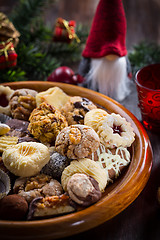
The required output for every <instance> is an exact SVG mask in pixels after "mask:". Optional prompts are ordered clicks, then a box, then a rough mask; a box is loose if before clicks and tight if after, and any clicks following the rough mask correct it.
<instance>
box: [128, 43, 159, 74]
mask: <svg viewBox="0 0 160 240" xmlns="http://www.w3.org/2000/svg"><path fill="white" fill-rule="evenodd" d="M128 58H129V60H130V63H131V67H132V72H133V76H134V75H135V74H136V72H137V71H138V70H139V69H140V68H142V67H144V66H146V65H149V64H153V63H160V45H158V44H156V43H148V42H141V43H139V44H137V45H135V46H134V47H133V51H132V52H130V53H129V54H128Z"/></svg>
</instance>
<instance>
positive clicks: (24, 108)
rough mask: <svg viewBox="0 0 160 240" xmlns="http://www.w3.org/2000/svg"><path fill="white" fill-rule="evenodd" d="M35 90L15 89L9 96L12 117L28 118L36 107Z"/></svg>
mask: <svg viewBox="0 0 160 240" xmlns="http://www.w3.org/2000/svg"><path fill="white" fill-rule="evenodd" d="M36 94H37V91H35V90H32V89H27V88H22V89H18V90H16V91H15V92H14V93H13V95H12V96H11V98H10V101H9V105H10V108H11V115H12V117H13V118H17V119H21V120H26V121H27V120H28V118H29V116H30V114H31V112H32V111H33V109H34V108H35V107H36Z"/></svg>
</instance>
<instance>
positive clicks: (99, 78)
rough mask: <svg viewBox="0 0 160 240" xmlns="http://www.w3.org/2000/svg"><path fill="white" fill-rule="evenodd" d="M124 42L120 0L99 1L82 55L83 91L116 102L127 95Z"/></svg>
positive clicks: (128, 91)
mask: <svg viewBox="0 0 160 240" xmlns="http://www.w3.org/2000/svg"><path fill="white" fill-rule="evenodd" d="M125 38H126V18H125V12H124V9H123V4H122V0H100V2H99V4H98V7H97V10H96V13H95V17H94V19H93V23H92V27H91V30H90V34H89V36H88V39H87V43H86V46H85V49H84V50H83V52H82V61H81V63H80V66H79V74H81V75H82V76H83V77H85V79H86V81H85V83H84V84H85V85H84V86H85V87H88V88H91V89H93V90H95V91H99V92H101V93H103V94H105V95H107V96H109V97H111V98H113V99H115V100H117V101H121V100H123V99H124V98H125V97H126V96H127V95H128V94H129V93H130V82H131V80H130V78H129V74H128V73H129V70H128V69H127V67H128V66H129V65H128V63H127V62H128V60H127V57H126V55H127V50H126V45H125Z"/></svg>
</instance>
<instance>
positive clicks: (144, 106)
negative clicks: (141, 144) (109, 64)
mask: <svg viewBox="0 0 160 240" xmlns="http://www.w3.org/2000/svg"><path fill="white" fill-rule="evenodd" d="M135 81H136V86H137V91H138V99H139V107H140V110H141V115H142V121H143V124H144V126H145V127H146V128H147V129H149V130H152V131H156V132H160V64H151V65H148V66H146V67H144V68H142V69H140V70H139V71H138V72H137V74H136V78H135Z"/></svg>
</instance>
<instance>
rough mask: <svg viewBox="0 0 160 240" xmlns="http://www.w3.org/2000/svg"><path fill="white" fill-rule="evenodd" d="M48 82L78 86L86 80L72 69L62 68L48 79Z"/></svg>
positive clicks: (57, 69)
mask: <svg viewBox="0 0 160 240" xmlns="http://www.w3.org/2000/svg"><path fill="white" fill-rule="evenodd" d="M47 81H50V82H63V83H70V84H75V85H76V84H78V83H82V82H83V81H84V78H83V77H82V76H81V75H79V74H75V73H74V71H73V70H72V69H71V68H69V67H67V66H62V67H58V68H56V69H55V70H54V71H53V72H52V73H51V75H50V76H49V77H48V78H47Z"/></svg>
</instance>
